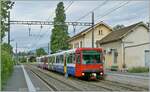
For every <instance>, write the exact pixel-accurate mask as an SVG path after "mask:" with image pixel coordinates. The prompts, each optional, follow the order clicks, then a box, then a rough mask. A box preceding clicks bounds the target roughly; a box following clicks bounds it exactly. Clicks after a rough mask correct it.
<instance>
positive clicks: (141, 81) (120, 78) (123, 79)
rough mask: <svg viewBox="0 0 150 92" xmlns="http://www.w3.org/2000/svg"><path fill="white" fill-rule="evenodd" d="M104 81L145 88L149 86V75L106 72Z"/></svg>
mask: <svg viewBox="0 0 150 92" xmlns="http://www.w3.org/2000/svg"><path fill="white" fill-rule="evenodd" d="M106 74H107V77H106V80H110V81H116V82H120V83H125V84H132V85H134V86H139V87H145V88H148V86H149V79H150V77H149V73H123V72H115V71H112V72H111V71H106Z"/></svg>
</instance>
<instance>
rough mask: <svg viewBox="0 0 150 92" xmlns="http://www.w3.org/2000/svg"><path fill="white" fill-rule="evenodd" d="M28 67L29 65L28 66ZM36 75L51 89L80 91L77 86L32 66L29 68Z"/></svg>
mask: <svg viewBox="0 0 150 92" xmlns="http://www.w3.org/2000/svg"><path fill="white" fill-rule="evenodd" d="M28 68H29V67H28ZM29 69H30V71H31V72H33V73H34V74H35V75H36V76H38V77H39V78H40V79H41V80H42V81H44V82H45V83H46V84H47V85H48V86H49V87H50V88H51V89H52V90H53V91H81V90H80V89H79V88H77V87H75V86H72V85H70V84H69V83H66V82H64V81H62V80H60V79H57V78H55V77H53V76H50V75H48V74H46V73H44V72H42V71H39V70H37V69H34V68H31V67H30V68H29Z"/></svg>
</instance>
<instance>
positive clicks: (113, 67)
mask: <svg viewBox="0 0 150 92" xmlns="http://www.w3.org/2000/svg"><path fill="white" fill-rule="evenodd" d="M110 70H111V71H117V70H118V66H117V65H113V66H111V68H110Z"/></svg>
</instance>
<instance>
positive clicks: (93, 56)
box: [82, 51, 102, 64]
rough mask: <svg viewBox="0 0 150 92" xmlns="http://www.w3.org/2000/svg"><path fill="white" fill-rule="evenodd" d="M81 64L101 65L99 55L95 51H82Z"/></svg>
mask: <svg viewBox="0 0 150 92" xmlns="http://www.w3.org/2000/svg"><path fill="white" fill-rule="evenodd" d="M82 55H83V59H82V64H98V63H102V61H101V59H100V58H101V53H100V52H97V51H83V53H82Z"/></svg>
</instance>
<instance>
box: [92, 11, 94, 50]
mask: <svg viewBox="0 0 150 92" xmlns="http://www.w3.org/2000/svg"><path fill="white" fill-rule="evenodd" d="M92 48H94V12H92Z"/></svg>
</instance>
